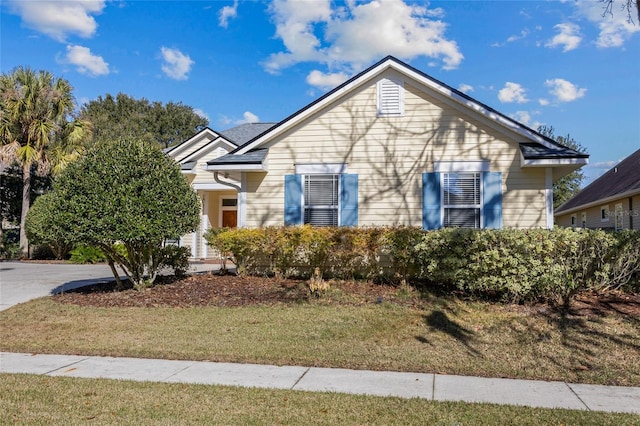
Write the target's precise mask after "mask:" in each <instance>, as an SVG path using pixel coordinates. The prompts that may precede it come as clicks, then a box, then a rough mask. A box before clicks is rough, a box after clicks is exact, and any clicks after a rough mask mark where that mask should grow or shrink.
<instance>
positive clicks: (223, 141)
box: [180, 136, 235, 163]
mask: <svg viewBox="0 0 640 426" xmlns="http://www.w3.org/2000/svg"><path fill="white" fill-rule="evenodd" d="M220 145H226V146H227V148H229V151H231V150H233V149H234V148H235V145H233V144H232V143H230V142H229V141H228V140H227V139H225V138H223V137H222V136H219V137H218V138H217V139H214V140H212V141H211V142H209V143H208V144H206V145H205V146H203V147H202V148H200V149H199V150H197V151H194V152H192V153H191V154H189V155H187V156H186V157H184V158H183V159H181V160H180V163H183V162H184V163H186V162H189V161H193V160H198V159H199V158H201V157H203V156H204V155H206V154H208V153H209V152H211V151H212V150H214V149H216V148H217V147H219V146H220ZM227 152H228V151H227Z"/></svg>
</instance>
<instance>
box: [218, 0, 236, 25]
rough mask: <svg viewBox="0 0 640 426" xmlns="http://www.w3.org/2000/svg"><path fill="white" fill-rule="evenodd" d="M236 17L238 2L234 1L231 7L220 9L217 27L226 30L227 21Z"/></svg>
mask: <svg viewBox="0 0 640 426" xmlns="http://www.w3.org/2000/svg"><path fill="white" fill-rule="evenodd" d="M236 16H238V0H234V2H233V5H232V6H225V7H223V8H222V9H220V16H219V19H218V25H220V26H221V27H223V28H227V26H228V25H229V19H232V18H235V17H236Z"/></svg>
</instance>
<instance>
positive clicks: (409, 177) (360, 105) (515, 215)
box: [246, 82, 547, 228]
mask: <svg viewBox="0 0 640 426" xmlns="http://www.w3.org/2000/svg"><path fill="white" fill-rule="evenodd" d="M404 87H405V110H404V115H403V116H401V117H384V118H381V117H376V85H375V82H374V83H372V84H370V85H367V86H366V87H361V88H359V89H355V90H353V91H352V92H350V94H349V96H348V97H347V98H346V99H341V102H340V103H337V104H336V103H334V104H333V105H330V106H328V107H327V108H326V109H325V110H323V111H321V113H319V114H316V116H314V117H311V118H309V119H308V120H306V121H305V122H303V123H300V124H299V125H298V126H296V127H295V128H294V129H292V130H291V131H290V132H289V133H288V134H286V135H284V136H283V137H282V138H281V139H279V140H278V141H276V143H275V144H273V145H272V146H270V147H269V172H268V174H265V173H249V174H248V176H247V222H246V225H247V226H250V227H257V226H266V225H282V224H283V218H284V211H283V210H284V178H283V176H284V175H287V174H293V173H295V165H296V164H304V163H347V173H354V174H357V175H358V199H359V204H358V216H359V220H358V224H359V225H361V226H367V225H380V224H403V225H411V226H421V225H422V173H424V172H432V171H433V164H434V161H464V160H467V161H478V160H489V162H490V169H491V171H499V172H502V178H503V184H502V189H503V226H504V227H505V228H531V227H546V223H547V222H546V221H547V218H546V213H545V211H546V209H545V191H544V187H545V170H544V169H543V168H540V169H523V168H521V167H520V153H519V147H518V142H519V140H517V139H516V136H515V134H509V132H508V131H507V130H504V129H502V128H499V129H498V127H497V126H496V125H495V124H493V125H492V124H491V123H489V121H488V120H486V119H478V118H476V117H471V116H469V115H468V113H467V111H466V110H461V109H460V108H459V107H455V106H453V105H451V104H450V102H448V101H447V99H445V98H444V97H440V96H439V95H438V97H434V96H429V95H427V94H426V93H425V92H422V91H420V90H418V89H417V88H416V87H414V86H412V85H411V84H410V83H409V82H405V86H404Z"/></svg>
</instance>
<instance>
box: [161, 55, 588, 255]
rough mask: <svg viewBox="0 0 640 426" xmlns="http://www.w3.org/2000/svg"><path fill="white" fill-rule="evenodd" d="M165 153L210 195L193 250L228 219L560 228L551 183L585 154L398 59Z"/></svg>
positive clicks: (250, 223)
mask: <svg viewBox="0 0 640 426" xmlns="http://www.w3.org/2000/svg"><path fill="white" fill-rule="evenodd" d="M168 154H169V155H171V156H172V157H173V158H175V159H176V160H177V161H178V162H179V163H180V164H181V167H182V170H183V173H184V174H185V175H187V176H188V177H189V179H190V180H191V182H192V184H193V186H194V188H195V189H196V190H197V191H198V193H199V194H200V196H201V197H202V201H203V211H202V225H201V227H200V229H199V230H198V232H196V233H195V234H193V235H190V236H187V237H185V238H183V240H182V243H183V244H187V245H191V246H192V247H193V248H192V253H193V255H194V257H207V256H209V255H210V253H208V252H207V247H206V245H205V244H204V242H203V241H201V240H202V239H201V235H202V233H203V232H204V231H205V230H206V229H207V228H209V227H220V226H233V225H236V226H241V227H260V226H268V225H296V224H304V223H309V224H312V225H318V226H322V225H334V226H368V225H408V226H421V227H423V228H424V229H437V228H441V227H471V228H552V227H553V196H552V186H553V182H554V181H556V180H557V179H559V178H561V177H562V176H565V175H566V174H568V173H570V172H571V171H573V170H575V169H577V168H579V167H581V166H583V165H585V164H587V163H588V155H587V154H584V153H581V152H578V151H575V150H572V149H569V148H567V147H565V146H562V145H560V144H558V143H556V142H555V141H553V140H552V139H550V138H548V137H545V136H543V135H541V134H540V133H538V132H536V131H534V130H532V129H530V128H528V127H527V126H525V125H523V124H521V123H519V122H517V121H515V120H513V119H512V118H510V117H507V116H506V115H504V114H501V113H499V112H498V111H496V110H494V109H493V108H491V107H489V106H487V105H485V104H483V103H481V102H478V101H477V100H475V99H473V98H471V97H469V96H468V95H466V94H464V93H462V92H460V91H458V90H455V89H453V88H452V87H450V86H447V85H446V84H444V83H442V82H440V81H438V80H436V79H434V78H432V77H430V76H428V75H427V74H425V73H423V72H422V71H420V70H418V69H416V68H414V67H412V66H410V65H408V64H406V63H404V62H402V61H400V60H398V59H396V58H394V57H391V56H388V57H386V58H384V59H382V60H381V61H380V62H378V63H376V64H375V65H373V66H371V67H369V68H367V69H366V70H364V71H362V72H361V73H359V74H357V75H356V76H354V77H353V78H351V79H349V80H348V81H346V82H344V83H343V84H341V85H340V86H338V87H336V88H335V89H333V90H331V91H330V92H328V93H326V94H325V95H324V96H322V97H320V98H319V99H317V100H315V101H313V102H312V103H310V104H309V105H307V106H305V107H304V108H302V109H300V110H299V111H297V112H295V113H293V114H292V115H290V116H289V117H287V118H285V119H284V120H282V121H281V122H279V123H261V124H252V125H245V126H240V127H239V128H234V129H231V130H229V131H227V132H215V131H213V130H211V129H204V130H203V131H202V132H200V133H198V134H197V135H195V136H194V137H192V138H191V139H189V140H188V141H185V142H184V143H182V144H181V145H179V146H177V147H175V148H173V149H171V150H169V151H168ZM230 212H233V213H230Z"/></svg>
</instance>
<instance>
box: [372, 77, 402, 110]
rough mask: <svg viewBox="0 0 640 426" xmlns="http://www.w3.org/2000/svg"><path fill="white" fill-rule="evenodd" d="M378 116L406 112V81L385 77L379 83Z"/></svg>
mask: <svg viewBox="0 0 640 426" xmlns="http://www.w3.org/2000/svg"><path fill="white" fill-rule="evenodd" d="M377 91H378V96H377V98H378V99H377V100H378V102H377V104H378V111H377V115H378V117H387V116H400V115H403V114H404V83H403V82H402V81H399V80H391V79H388V78H383V79H382V80H380V81H379V82H378V84H377Z"/></svg>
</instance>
